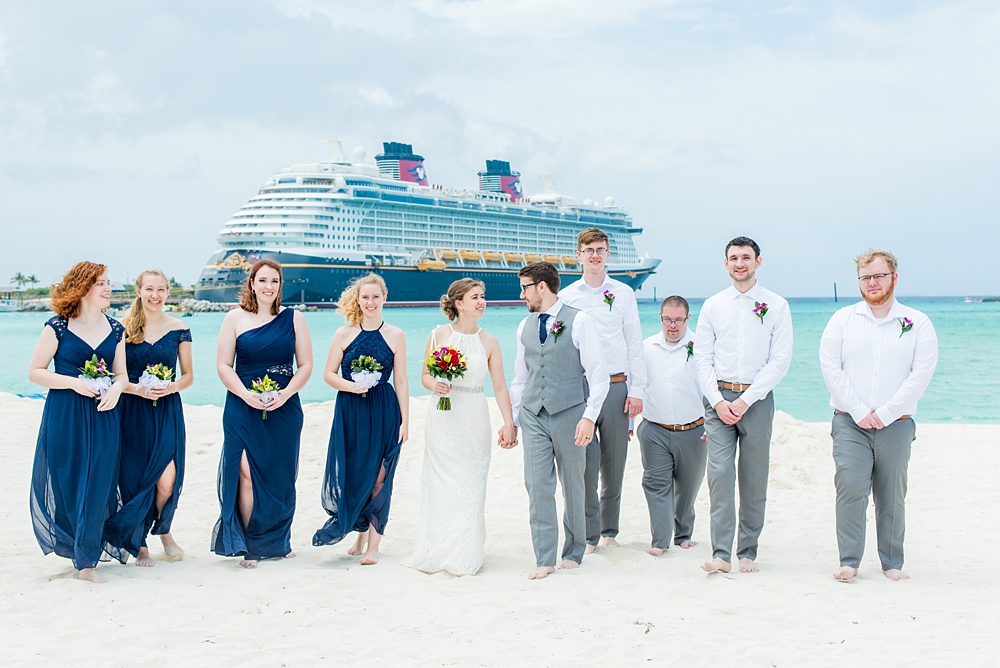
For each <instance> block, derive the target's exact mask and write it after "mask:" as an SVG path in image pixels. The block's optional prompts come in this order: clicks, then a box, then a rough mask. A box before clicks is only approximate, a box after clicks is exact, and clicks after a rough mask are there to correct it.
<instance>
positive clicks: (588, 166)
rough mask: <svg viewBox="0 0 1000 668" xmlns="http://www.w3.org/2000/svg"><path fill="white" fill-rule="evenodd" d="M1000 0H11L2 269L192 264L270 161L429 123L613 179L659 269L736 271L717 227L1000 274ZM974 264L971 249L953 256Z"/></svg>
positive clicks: (957, 281)
mask: <svg viewBox="0 0 1000 668" xmlns="http://www.w3.org/2000/svg"><path fill="white" fill-rule="evenodd" d="M997 72H1000V6H998V5H997V4H996V3H995V2H992V1H986V0H984V1H977V0H973V1H969V2H961V1H957V2H955V1H952V2H938V1H926V2H896V1H883V2H878V3H873V2H869V1H867V0H864V1H862V0H858V1H852V0H848V1H846V2H826V1H823V0H816V1H814V2H804V1H796V0H776V1H773V2H772V1H771V0H756V1H755V2H752V3H749V2H741V1H738V0H734V1H723V0H716V1H713V0H675V1H670V0H619V1H616V2H608V1H607V0H504V1H500V0H410V1H406V2H404V1H401V0H400V1H393V0H365V1H363V2H359V1H357V0H349V1H340V0H328V1H323V0H273V1H266V0H240V1H239V2H214V1H213V2H203V1H198V2H195V1H191V0H179V1H172V2H169V3H165V2H155V3H154V2H137V1H135V0H121V1H118V2H101V1H97V2H94V3H66V2H53V1H49V0H33V1H32V2H30V3H27V2H20V3H16V2H6V1H5V2H2V3H0V229H2V237H0V239H2V242H0V271H5V272H7V273H6V274H0V283H6V282H8V281H7V279H8V277H9V276H12V275H13V274H14V273H15V272H18V271H19V272H22V273H24V274H26V275H30V274H33V275H35V276H37V277H38V278H39V280H40V281H42V283H44V284H48V283H51V282H54V281H57V280H58V279H59V277H60V276H61V275H62V273H63V272H65V270H66V269H68V268H69V267H70V266H71V265H72V264H73V263H74V262H76V261H78V260H81V259H90V260H94V261H99V262H104V263H106V264H108V265H109V267H110V273H111V277H112V279H113V280H116V281H126V280H129V279H131V278H134V277H135V275H136V274H137V273H138V272H140V271H141V270H143V269H145V268H147V267H150V266H155V267H159V268H161V269H163V270H164V271H166V273H167V274H169V275H171V276H173V277H175V278H176V279H177V280H179V281H181V282H182V283H184V284H191V283H193V282H194V281H195V280H196V279H197V277H198V274H199V272H200V270H201V267H202V266H203V265H204V263H205V261H206V260H207V259H208V257H209V256H210V255H211V254H212V252H213V251H214V250H215V247H216V242H215V238H216V235H217V233H218V231H219V230H220V228H221V227H222V226H223V225H224V224H225V222H226V220H227V219H228V218H229V216H230V215H231V214H232V213H234V212H235V211H236V210H237V209H238V208H239V207H240V206H241V205H242V204H244V203H245V202H246V200H247V199H249V198H250V197H251V196H252V195H254V194H255V193H256V192H257V190H258V188H259V187H260V186H261V185H262V184H263V183H264V181H265V180H267V179H268V178H269V177H270V176H271V175H272V174H274V173H275V172H277V171H279V170H281V169H282V168H284V167H286V166H288V165H291V164H297V163H302V162H313V161H319V160H324V159H327V158H328V157H329V155H330V150H329V142H328V141H327V139H328V137H330V136H331V135H336V136H337V137H339V138H341V139H342V140H343V141H344V146H345V149H346V152H347V153H348V154H350V151H351V149H353V147H355V146H364V147H365V148H366V149H367V154H368V156H369V159H371V157H372V156H374V155H375V153H377V152H378V151H379V149H380V148H381V142H383V141H402V142H405V143H409V144H412V145H413V147H414V150H415V152H417V153H420V154H421V155H423V156H424V157H425V166H426V168H427V172H428V176H429V179H430V181H431V182H432V183H437V184H441V185H445V186H454V187H466V188H470V189H473V188H475V187H476V183H477V181H476V172H477V171H479V170H481V169H484V168H485V160H487V159H503V160H509V161H510V162H511V164H512V167H513V168H514V169H516V170H518V171H520V172H521V174H522V177H521V180H522V183H523V186H524V189H525V192H526V193H527V194H531V193H536V192H542V191H543V189H544V188H543V182H542V178H541V174H543V173H545V172H550V173H552V174H553V175H554V177H555V182H556V185H557V189H558V190H559V191H560V192H561V193H563V194H566V195H571V196H573V197H576V198H577V199H578V200H583V199H587V198H590V199H595V200H597V199H600V200H603V199H604V198H605V197H606V196H608V195H611V196H613V197H614V198H615V201H616V203H617V204H618V205H620V206H622V207H623V208H625V209H626V210H627V211H628V212H629V213H630V214H631V216H632V218H633V219H634V221H635V224H636V225H637V226H640V227H642V228H644V230H645V232H644V233H643V235H642V236H641V237H640V238H639V239H638V243H637V246H638V249H639V251H640V253H642V252H644V251H646V250H648V251H649V253H650V254H651V255H653V256H654V257H659V258H662V259H663V262H662V264H661V265H660V269H659V271H658V273H657V274H656V275H655V276H653V277H652V278H651V279H650V280H649V281H648V282H647V288H646V289H644V290H643V293H648V294H647V295H646V296H651V294H652V291H651V289H650V288H652V287H653V286H654V285H655V286H656V288H657V292H658V294H660V295H661V296H663V295H666V294H669V293H679V294H682V295H685V296H690V297H699V296H707V295H710V294H712V293H714V292H717V291H718V290H720V289H722V288H724V287H725V286H726V285H727V284H728V277H727V275H726V274H725V271H724V269H723V267H722V259H723V251H724V248H725V244H726V242H727V241H728V240H729V239H730V238H732V237H734V236H737V235H748V236H750V237H752V238H754V239H755V240H756V241H757V242H758V243H759V244H760V246H761V248H762V253H761V254H762V257H763V259H764V262H763V265H762V267H761V269H760V270H759V272H758V278H759V280H760V282H761V284H763V285H765V286H766V287H768V288H770V289H772V290H774V291H776V292H778V293H779V294H782V295H784V296H788V297H806V296H828V295H830V294H831V293H832V290H833V287H832V286H833V283H834V282H836V283H837V284H838V288H839V291H840V294H841V295H845V294H853V293H854V292H855V291H856V287H855V285H856V278H855V277H856V272H855V270H854V264H853V259H852V258H853V257H854V256H855V255H857V254H858V253H859V252H861V251H863V250H865V249H867V248H869V247H881V248H888V249H890V250H892V251H893V252H894V253H895V254H896V255H897V257H898V258H899V260H900V267H899V274H900V279H899V285H898V288H897V293H898V294H900V295H958V296H964V295H994V294H1000V286H998V284H997V279H996V275H997V273H996V271H995V269H994V266H993V263H992V260H993V243H987V242H988V241H990V240H991V239H992V237H990V236H989V230H990V229H995V227H996V225H997V222H998V217H1000V187H998V181H1000V122H998V119H1000V76H998V75H997ZM959 268H961V269H962V271H961V272H959V273H958V274H955V273H954V271H953V270H956V269H959Z"/></svg>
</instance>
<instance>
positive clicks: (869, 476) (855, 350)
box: [819, 250, 938, 582]
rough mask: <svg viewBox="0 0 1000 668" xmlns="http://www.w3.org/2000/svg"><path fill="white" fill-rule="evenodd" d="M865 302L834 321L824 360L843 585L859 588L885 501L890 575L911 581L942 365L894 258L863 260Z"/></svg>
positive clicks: (881, 539) (880, 531) (882, 557)
mask: <svg viewBox="0 0 1000 668" xmlns="http://www.w3.org/2000/svg"><path fill="white" fill-rule="evenodd" d="M854 261H855V264H856V266H857V270H858V279H859V283H860V287H861V298H862V301H860V302H858V303H857V304H855V305H854V306H846V307H844V308H842V309H840V310H839V311H837V312H836V313H834V314H833V317H832V318H830V322H829V323H827V326H826V329H825V330H824V331H823V337H822V339H820V348H819V361H820V369H821V371H822V372H823V380H825V381H826V386H827V388H828V389H829V390H830V406H831V407H832V408H833V410H834V415H833V425H832V430H831V433H832V436H833V461H834V463H835V464H836V467H837V470H836V473H835V474H834V485H835V487H836V489H837V546H838V548H839V550H840V568H838V569H837V570H836V571H834V573H833V577H835V578H837V579H838V580H841V581H843V582H847V581H849V580H852V579H854V577H855V576H856V575H857V574H858V567H859V566H860V565H861V557H862V555H863V554H864V550H865V523H866V518H865V513H866V511H867V508H868V496H869V495H871V497H872V499H873V500H874V502H875V533H876V538H877V542H878V556H879V561H880V562H881V565H882V572H883V573H884V574H885V576H886V577H887V578H889V579H890V580H894V581H898V580H906V579H908V578H909V576H908V575H905V574H904V573H903V570H902V568H903V531H904V528H905V522H904V518H905V512H906V507H905V499H906V483H907V467H908V464H909V461H910V447H911V444H912V443H913V440H914V438H915V437H916V425H915V424H914V422H913V414H914V413H916V411H917V401H918V400H919V399H920V397H921V396H922V395H923V393H924V390H926V389H927V385H928V384H929V383H930V381H931V377H932V376H933V375H934V369H935V367H936V366H937V357H938V343H937V334H936V333H935V332H934V326H933V325H932V324H931V321H930V319H929V318H928V317H927V316H926V315H924V314H923V313H921V312H920V311H918V310H916V309H913V308H910V307H908V306H904V305H902V304H900V303H899V302H898V301H896V299H895V297H894V296H893V293H894V292H895V290H896V282H897V280H898V279H899V275H898V274H897V273H896V267H897V262H896V258H895V257H894V256H893V255H892V253H890V252H889V251H885V250H869V251H867V252H866V253H862V254H861V255H859V256H858V257H856V258H855V260H854Z"/></svg>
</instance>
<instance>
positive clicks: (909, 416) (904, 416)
mask: <svg viewBox="0 0 1000 668" xmlns="http://www.w3.org/2000/svg"><path fill="white" fill-rule="evenodd" d="M833 412H834V413H836V414H837V415H850V413H848V412H847V411H838V410H837V409H834V410H833ZM912 417H913V416H912V415H900V416H899V417H898V418H896V419H897V420H909V419H910V418H912Z"/></svg>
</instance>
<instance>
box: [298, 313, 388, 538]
mask: <svg viewBox="0 0 1000 668" xmlns="http://www.w3.org/2000/svg"><path fill="white" fill-rule="evenodd" d="M381 329H382V327H381V326H379V329H376V330H372V331H365V330H361V333H360V334H358V336H357V337H355V339H354V340H353V341H351V344H350V345H349V346H347V349H346V350H345V351H344V359H343V361H342V362H341V364H340V375H341V376H343V377H344V378H347V379H350V378H351V361H352V360H354V359H357V358H358V357H359V356H360V355H369V356H371V357H374V358H375V359H376V360H377V361H378V363H379V364H381V365H382V367H383V368H382V375H381V378H380V379H379V383H378V385H376V386H375V387H373V388H371V389H369V390H368V392H367V396H361V395H360V394H354V393H352V392H338V393H337V403H336V407H335V408H334V413H333V428H332V429H331V430H330V446H329V449H328V451H327V456H326V457H327V458H326V474H325V476H324V477H323V492H322V495H323V508H325V509H326V512H327V513H329V514H330V519H329V520H327V522H326V524H325V525H323V528H321V529H319V530H318V531H317V532H316V534H315V535H314V536H313V545H317V546H319V545H334V544H335V543H339V542H340V541H341V540H343V539H344V536H346V535H347V534H349V533H350V532H351V531H367V530H368V527H369V526H373V527H375V530H376V531H377V532H378V533H380V534H383V533H385V525H386V523H387V522H388V521H389V502H390V501H391V499H392V480H393V476H394V475H395V472H396V463H397V462H398V461H399V451H400V444H399V427H400V425H401V424H402V421H403V418H402V414H401V413H400V410H399V401H398V400H397V399H396V392H395V390H393V387H392V385H390V384H389V382H388V380H389V376H390V375H391V374H392V362H393V353H392V349H391V348H389V344H388V343H386V341H385V339H384V338H382V333H381V331H379V330H381ZM405 371H406V370H405V369H404V370H403V372H404V373H405ZM383 466H384V467H385V481H384V483H383V485H382V488H381V489H380V490H379V493H378V495H377V496H375V497H374V498H373V497H372V491H373V490H374V489H375V482H376V481H377V480H378V475H379V470H380V469H381V468H382V467H383Z"/></svg>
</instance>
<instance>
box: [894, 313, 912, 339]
mask: <svg viewBox="0 0 1000 668" xmlns="http://www.w3.org/2000/svg"><path fill="white" fill-rule="evenodd" d="M896 320H898V321H899V338H903V334H906V333H907V332H908V331H910V330H911V329H913V321H912V320H910V319H909V318H896Z"/></svg>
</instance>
